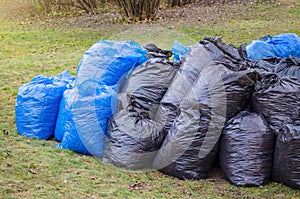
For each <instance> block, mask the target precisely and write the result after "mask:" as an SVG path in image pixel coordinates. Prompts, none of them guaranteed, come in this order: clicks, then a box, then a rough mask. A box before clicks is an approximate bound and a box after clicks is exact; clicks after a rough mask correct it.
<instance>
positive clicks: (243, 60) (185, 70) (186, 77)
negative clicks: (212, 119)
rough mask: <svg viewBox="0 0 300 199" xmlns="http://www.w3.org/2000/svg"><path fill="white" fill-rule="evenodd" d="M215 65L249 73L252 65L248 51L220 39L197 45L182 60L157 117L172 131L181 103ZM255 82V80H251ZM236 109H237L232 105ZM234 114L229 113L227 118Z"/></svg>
mask: <svg viewBox="0 0 300 199" xmlns="http://www.w3.org/2000/svg"><path fill="white" fill-rule="evenodd" d="M213 64H223V65H224V66H226V67H227V68H228V69H230V70H232V71H241V70H247V69H248V68H250V66H251V62H250V61H249V60H248V59H247V54H246V48H245V46H243V45H241V46H240V47H238V48H235V47H234V46H232V45H227V44H225V43H223V42H222V41H221V39H220V38H219V37H215V38H209V37H205V38H204V39H202V40H201V41H200V42H199V43H197V44H195V45H194V46H193V47H192V48H191V51H190V53H189V54H188V55H187V56H186V57H185V58H184V59H183V61H182V65H181V67H180V69H179V71H178V73H177V74H176V76H175V78H174V80H173V82H172V83H171V85H170V87H169V89H168V91H167V93H166V94H165V96H164V97H163V99H162V101H161V105H160V107H159V109H158V111H157V118H158V120H159V121H162V122H163V123H164V126H165V128H164V129H165V131H169V129H170V128H171V126H172V123H173V122H174V120H175V118H176V117H177V116H178V114H179V113H180V110H179V104H180V103H181V101H182V99H183V98H184V97H185V96H186V95H187V93H188V91H189V90H190V88H191V87H192V86H193V84H194V83H195V80H196V79H197V78H198V77H199V75H200V73H201V71H202V70H204V69H206V68H207V67H209V66H210V65H213ZM251 79H252V78H251ZM233 106H235V105H234V104H233ZM232 116H233V115H231V114H229V115H228V117H229V118H230V117H232Z"/></svg>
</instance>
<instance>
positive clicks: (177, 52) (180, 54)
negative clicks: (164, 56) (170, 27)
mask: <svg viewBox="0 0 300 199" xmlns="http://www.w3.org/2000/svg"><path fill="white" fill-rule="evenodd" d="M190 51H191V47H189V46H184V45H183V44H181V43H180V42H179V41H174V43H173V46H172V53H173V55H174V57H173V61H175V62H180V61H181V60H182V59H183V58H185V57H186V56H187V55H188V54H189V52H190Z"/></svg>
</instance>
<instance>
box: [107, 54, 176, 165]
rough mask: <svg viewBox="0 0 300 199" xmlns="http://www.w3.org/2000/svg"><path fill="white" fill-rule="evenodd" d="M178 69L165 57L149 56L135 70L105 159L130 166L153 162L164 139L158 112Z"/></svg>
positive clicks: (111, 125) (123, 94)
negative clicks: (155, 57) (154, 57)
mask: <svg viewBox="0 0 300 199" xmlns="http://www.w3.org/2000/svg"><path fill="white" fill-rule="evenodd" d="M178 68H179V65H177V64H175V63H171V62H168V61H167V60H166V59H150V60H149V61H148V62H147V63H145V64H144V65H142V66H140V67H138V68H136V69H135V70H134V71H133V72H132V74H131V76H130V77H129V79H128V80H127V81H126V83H125V85H124V88H123V91H122V92H120V94H119V105H118V112H117V113H116V114H115V115H114V117H113V118H112V119H111V121H110V122H109V125H108V137H109V139H110V140H109V141H110V143H109V147H110V148H109V147H108V150H107V153H106V154H105V156H106V159H105V161H107V162H112V163H113V164H115V165H117V166H122V167H126V168H130V169H141V168H149V167H150V166H151V165H152V162H153V159H154V157H155V155H156V152H157V150H158V149H159V148H160V146H161V144H162V142H163V140H164V138H165V134H164V133H163V132H162V129H163V124H162V123H161V122H160V121H158V120H156V118H155V115H156V111H157V108H158V106H159V103H160V101H161V99H162V97H163V96H164V94H165V92H166V91H167V89H168V87H169V84H170V83H171V81H172V79H173V77H174V76H175V74H176V72H177V70H178Z"/></svg>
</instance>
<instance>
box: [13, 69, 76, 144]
mask: <svg viewBox="0 0 300 199" xmlns="http://www.w3.org/2000/svg"><path fill="white" fill-rule="evenodd" d="M73 81H74V78H73V77H72V76H71V75H70V74H69V73H68V72H67V71H65V72H63V73H62V74H61V75H60V76H56V77H46V76H43V75H39V76H36V77H34V78H33V79H32V81H31V82H29V83H27V84H24V85H23V86H21V87H20V88H19V91H18V96H17V99H16V106H15V114H16V126H17V129H18V132H19V134H20V135H23V136H26V137H29V138H39V139H49V138H50V137H51V136H52V135H53V133H54V128H55V122H56V117H57V113H58V109H59V104H60V100H61V97H62V94H63V92H64V91H65V90H66V89H67V87H68V86H69V84H71V83H72V82H73Z"/></svg>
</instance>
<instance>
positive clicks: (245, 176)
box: [220, 111, 275, 186]
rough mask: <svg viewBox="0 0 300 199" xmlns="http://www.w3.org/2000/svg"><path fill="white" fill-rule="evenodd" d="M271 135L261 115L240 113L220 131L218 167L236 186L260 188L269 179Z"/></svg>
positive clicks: (271, 149) (271, 159) (271, 156)
mask: <svg viewBox="0 0 300 199" xmlns="http://www.w3.org/2000/svg"><path fill="white" fill-rule="evenodd" d="M274 146H275V136H274V133H273V131H272V130H271V129H270V128H269V126H268V124H267V122H266V121H265V119H264V118H263V116H262V115H259V114H257V113H250V112H247V111H243V112H241V113H239V114H238V115H236V116H235V117H234V118H232V119H231V120H229V121H228V122H227V124H226V126H225V128H224V130H223V132H222V138H221V145H220V167H221V170H222V173H223V174H224V176H225V178H226V179H227V180H229V181H230V182H231V183H232V184H234V185H236V186H260V185H265V184H267V183H269V182H270V180H271V176H272V164H273V150H274Z"/></svg>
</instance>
